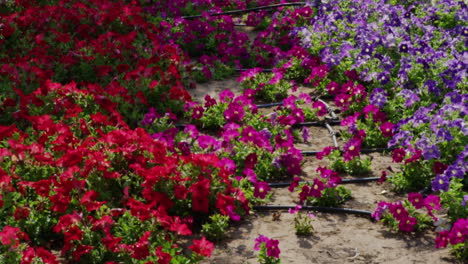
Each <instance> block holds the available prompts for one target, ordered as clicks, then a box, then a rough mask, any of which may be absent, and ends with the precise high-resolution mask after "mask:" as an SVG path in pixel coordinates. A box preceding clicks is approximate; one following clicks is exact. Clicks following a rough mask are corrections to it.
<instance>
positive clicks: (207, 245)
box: [189, 237, 214, 257]
mask: <svg viewBox="0 0 468 264" xmlns="http://www.w3.org/2000/svg"><path fill="white" fill-rule="evenodd" d="M189 248H190V249H191V250H192V251H193V252H195V253H197V254H200V255H202V256H205V257H210V256H211V252H213V249H214V244H213V243H211V242H210V241H208V240H207V239H206V238H205V237H202V238H201V239H200V240H193V245H191V246H189Z"/></svg>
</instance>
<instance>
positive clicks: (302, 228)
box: [294, 212, 314, 236]
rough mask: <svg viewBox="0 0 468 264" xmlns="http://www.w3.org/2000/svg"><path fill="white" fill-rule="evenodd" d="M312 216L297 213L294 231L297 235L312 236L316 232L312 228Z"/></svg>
mask: <svg viewBox="0 0 468 264" xmlns="http://www.w3.org/2000/svg"><path fill="white" fill-rule="evenodd" d="M313 217H314V216H313V215H312V214H307V215H305V214H302V213H301V212H297V213H296V214H295V216H294V230H296V235H298V236H310V235H312V233H313V231H314V227H313V226H312V218H313Z"/></svg>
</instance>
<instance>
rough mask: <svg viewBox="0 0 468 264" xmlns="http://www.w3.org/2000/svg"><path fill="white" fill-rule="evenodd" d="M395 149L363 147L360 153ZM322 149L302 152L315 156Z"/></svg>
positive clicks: (305, 154)
mask: <svg viewBox="0 0 468 264" xmlns="http://www.w3.org/2000/svg"><path fill="white" fill-rule="evenodd" d="M391 150H394V148H370V149H361V151H360V153H376V152H379V153H381V152H385V151H391ZM320 152H321V151H307V150H305V151H301V154H302V155H304V156H314V155H317V153H320ZM340 152H341V153H343V152H344V151H343V150H340Z"/></svg>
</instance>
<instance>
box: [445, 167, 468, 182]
mask: <svg viewBox="0 0 468 264" xmlns="http://www.w3.org/2000/svg"><path fill="white" fill-rule="evenodd" d="M444 175H445V176H446V177H447V178H449V179H451V178H453V177H456V178H459V179H463V178H464V177H465V170H464V169H463V168H462V167H459V166H456V165H450V166H448V168H447V169H446V170H445V172H444Z"/></svg>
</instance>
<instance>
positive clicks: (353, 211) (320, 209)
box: [253, 205, 372, 218]
mask: <svg viewBox="0 0 468 264" xmlns="http://www.w3.org/2000/svg"><path fill="white" fill-rule="evenodd" d="M253 209H254V210H259V211H260V210H263V211H268V210H289V209H296V206H295V205H254V206H253ZM301 210H308V211H316V212H322V213H343V214H354V215H359V216H365V217H369V218H371V215H372V212H371V211H366V210H356V209H350V208H336V207H323V206H308V205H307V206H302V208H301Z"/></svg>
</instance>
